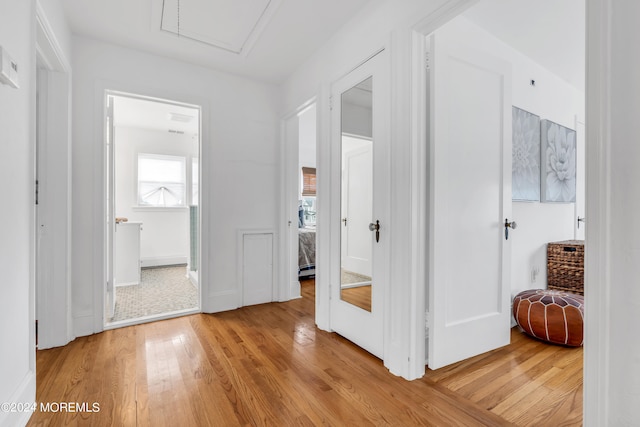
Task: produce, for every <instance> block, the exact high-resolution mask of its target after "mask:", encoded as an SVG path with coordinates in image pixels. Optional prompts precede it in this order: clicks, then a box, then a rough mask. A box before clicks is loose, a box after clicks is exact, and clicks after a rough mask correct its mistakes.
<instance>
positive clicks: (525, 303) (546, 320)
mask: <svg viewBox="0 0 640 427" xmlns="http://www.w3.org/2000/svg"><path fill="white" fill-rule="evenodd" d="M513 317H514V318H515V319H516V322H517V323H518V325H520V327H521V328H522V329H523V330H524V332H525V333H527V334H529V335H531V336H532V337H535V338H539V339H541V340H544V341H548V342H551V343H554V344H562V345H568V346H572V347H578V346H581V345H582V342H583V335H584V334H583V331H584V297H583V296H580V295H575V294H570V293H568V292H562V291H552V290H546V289H531V290H528V291H523V292H520V293H519V294H518V295H516V297H515V298H514V299H513Z"/></svg>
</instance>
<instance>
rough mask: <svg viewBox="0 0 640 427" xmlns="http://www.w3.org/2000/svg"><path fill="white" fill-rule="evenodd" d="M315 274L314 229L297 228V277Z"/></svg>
mask: <svg viewBox="0 0 640 427" xmlns="http://www.w3.org/2000/svg"><path fill="white" fill-rule="evenodd" d="M315 274H316V230H315V229H310V228H299V229H298V277H299V278H305V277H314V276H315Z"/></svg>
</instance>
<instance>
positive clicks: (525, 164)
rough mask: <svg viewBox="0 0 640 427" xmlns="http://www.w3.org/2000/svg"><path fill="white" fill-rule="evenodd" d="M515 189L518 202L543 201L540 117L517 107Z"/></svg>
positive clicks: (513, 155) (513, 159)
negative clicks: (541, 190) (541, 188)
mask: <svg viewBox="0 0 640 427" xmlns="http://www.w3.org/2000/svg"><path fill="white" fill-rule="evenodd" d="M512 120H513V126H512V132H513V139H512V144H513V147H512V152H511V153H512V154H511V157H512V159H511V160H512V163H511V168H512V169H511V171H512V173H511V179H512V181H511V188H512V198H513V200H514V201H531V202H537V201H539V200H540V117H538V116H536V115H535V114H531V113H529V112H528V111H525V110H521V109H520V108H518V107H513V111H512Z"/></svg>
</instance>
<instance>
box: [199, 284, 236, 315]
mask: <svg viewBox="0 0 640 427" xmlns="http://www.w3.org/2000/svg"><path fill="white" fill-rule="evenodd" d="M202 302H203V304H202V311H203V312H204V313H219V312H221V311H229V310H235V309H236V308H238V307H240V303H239V298H238V291H237V290H235V289H233V290H229V291H221V292H216V293H215V294H213V295H209V296H206V297H203V301H202Z"/></svg>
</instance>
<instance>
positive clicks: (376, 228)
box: [369, 220, 380, 242]
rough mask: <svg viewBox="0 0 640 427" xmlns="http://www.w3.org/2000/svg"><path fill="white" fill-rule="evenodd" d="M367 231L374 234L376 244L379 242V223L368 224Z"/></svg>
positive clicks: (377, 221)
mask: <svg viewBox="0 0 640 427" xmlns="http://www.w3.org/2000/svg"><path fill="white" fill-rule="evenodd" d="M369 230H370V231H375V232H376V242H379V241H380V221H379V220H376V223H375V224H374V223H370V224H369Z"/></svg>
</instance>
